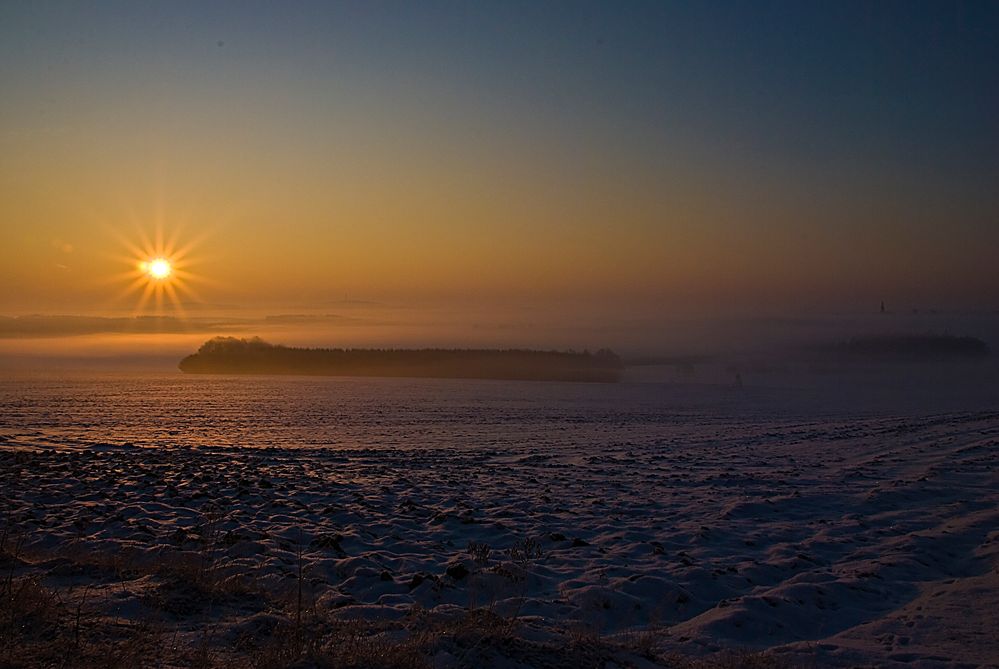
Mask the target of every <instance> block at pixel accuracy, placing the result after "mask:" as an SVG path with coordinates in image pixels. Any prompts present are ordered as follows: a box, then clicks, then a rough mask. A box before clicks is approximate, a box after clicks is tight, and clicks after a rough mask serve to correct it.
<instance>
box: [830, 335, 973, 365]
mask: <svg viewBox="0 0 999 669" xmlns="http://www.w3.org/2000/svg"><path fill="white" fill-rule="evenodd" d="M836 350H837V351H838V352H839V353H843V354H847V355H850V356H855V357H862V358H870V359H887V360H905V361H909V360H911V361H920V360H946V359H960V358H984V357H986V356H988V355H989V345H988V344H986V343H985V342H984V341H982V340H981V339H978V338H976V337H955V336H952V335H881V336H873V337H854V338H853V339H850V340H849V341H846V342H843V343H842V344H839V345H838V346H837V347H836Z"/></svg>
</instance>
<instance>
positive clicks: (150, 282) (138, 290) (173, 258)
mask: <svg viewBox="0 0 999 669" xmlns="http://www.w3.org/2000/svg"><path fill="white" fill-rule="evenodd" d="M137 232H138V234H139V235H140V240H139V242H138V243H136V242H133V241H131V240H129V239H127V238H125V237H122V236H121V235H118V238H119V241H120V242H121V244H122V245H123V246H124V247H125V249H126V250H127V253H126V255H124V256H116V257H117V258H119V259H120V260H122V261H124V262H127V263H128V266H129V268H130V269H129V270H128V271H126V272H122V273H120V274H116V275H114V276H109V277H108V279H107V280H108V282H109V283H117V282H125V283H126V284H127V285H126V286H124V287H123V289H122V290H121V292H120V293H119V294H118V296H117V297H116V298H114V299H115V301H116V302H117V301H118V300H121V299H124V298H127V297H128V296H129V295H134V294H138V300H137V302H136V304H135V307H134V309H133V312H134V314H135V315H137V316H139V315H141V316H149V315H153V316H171V317H177V318H181V319H186V318H187V314H186V312H185V309H184V303H185V302H187V303H190V302H200V301H201V298H200V297H199V296H198V295H197V293H196V291H195V290H194V286H193V285H192V284H202V283H205V282H206V278H205V277H203V276H200V275H198V274H196V273H194V271H193V267H192V266H193V265H197V264H199V263H198V262H197V261H196V260H195V259H193V258H191V257H190V254H191V251H192V249H193V247H195V246H196V245H197V243H198V240H191V241H188V242H187V243H185V244H178V237H179V236H180V231H179V229H178V228H175V229H174V232H173V235H172V236H169V237H167V236H165V235H164V233H163V229H162V227H161V226H160V225H157V226H156V230H155V236H153V237H150V236H148V235H146V234H144V230H143V228H142V227H139V226H137ZM203 236H204V235H203V234H202V237H203Z"/></svg>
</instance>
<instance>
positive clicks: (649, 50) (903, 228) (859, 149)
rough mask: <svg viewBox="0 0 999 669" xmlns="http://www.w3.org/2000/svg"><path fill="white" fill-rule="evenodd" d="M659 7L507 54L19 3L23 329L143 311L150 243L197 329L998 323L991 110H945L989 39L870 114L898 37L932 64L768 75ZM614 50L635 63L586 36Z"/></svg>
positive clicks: (3, 201)
mask: <svg viewBox="0 0 999 669" xmlns="http://www.w3.org/2000/svg"><path fill="white" fill-rule="evenodd" d="M605 9H606V8H601V9H600V10H599V12H597V13H598V14H600V15H601V16H602V14H603V13H605ZM653 9H654V6H650V7H645V6H644V5H643V6H642V7H637V6H636V8H635V9H634V12H633V13H634V14H635V15H634V16H632V15H630V14H629V13H627V12H626V13H623V14H621V15H620V16H617V15H616V16H615V17H613V18H607V17H604V19H606V21H604V19H601V20H599V21H598V20H597V18H598V17H597V16H596V15H594V17H591V18H592V21H591V20H590V19H586V18H585V17H583V18H581V19H580V21H581V23H580V24H579V25H578V26H576V28H574V30H576V31H577V32H571V31H570V32H565V33H563V32H561V30H562V29H561V28H559V24H558V22H557V21H553V22H547V21H548V18H549V17H546V16H540V17H535V18H536V19H537V21H539V23H538V24H537V25H534V24H532V25H531V26H530V27H524V26H523V25H522V24H521V23H520V17H518V16H517V15H516V13H513V15H511V16H506V15H504V17H496V20H497V21H499V23H498V24H497V25H506V24H504V23H503V21H507V22H508V23H509V25H510V32H503V31H502V30H498V31H495V32H490V31H489V30H486V28H485V27H484V26H489V25H492V23H491V19H490V20H486V17H470V16H464V15H463V16H464V18H460V17H459V18H455V17H452V16H440V15H439V14H440V12H438V11H437V10H434V11H433V12H431V14H433V15H434V16H435V17H436V22H435V21H432V20H430V18H429V17H428V16H423V15H420V16H418V17H416V18H415V19H414V20H412V21H409V22H408V23H407V22H406V21H403V20H402V19H399V18H397V17H390V16H382V15H381V13H380V11H379V10H370V11H371V12H372V15H371V16H368V15H367V11H368V10H365V11H359V12H358V13H357V14H356V15H355V14H350V13H348V14H349V16H340V15H339V14H338V13H337V12H336V11H334V10H332V9H329V8H325V9H321V8H312V9H309V10H307V11H306V10H301V11H299V12H293V13H291V14H292V15H290V16H288V17H285V18H286V19H287V20H284V21H278V22H276V23H273V22H269V21H270V19H269V18H268V17H264V16H255V15H254V14H253V13H252V12H248V13H247V15H246V16H241V17H240V18H239V19H238V20H236V19H231V18H228V17H227V15H225V14H224V13H223V12H215V11H212V10H205V11H207V14H206V15H205V16H193V17H192V16H187V15H186V13H189V12H195V13H197V10H193V9H190V8H189V9H188V10H182V9H177V10H176V11H167V10H164V11H163V12H162V15H161V13H156V12H152V11H147V10H143V9H136V10H132V11H129V12H123V13H122V14H120V15H119V14H114V15H112V14H111V13H108V12H103V11H96V12H93V13H87V14H86V15H85V16H75V15H74V10H70V9H67V8H63V9H61V10H60V9H58V8H49V9H45V8H40V9H36V8H31V7H18V8H9V7H8V8H5V10H4V15H3V16H2V17H0V19H2V20H0V25H3V26H4V27H3V28H0V43H3V44H4V46H3V51H2V53H0V55H2V56H3V58H2V60H3V63H4V64H3V66H2V67H0V84H2V85H3V88H4V90H6V91H7V92H8V93H11V94H5V95H4V96H3V101H2V102H0V149H2V150H0V221H2V226H0V284H2V289H0V314H3V315H18V314H26V313H74V314H108V313H133V312H135V310H136V304H137V295H136V294H135V293H124V292H123V289H124V288H125V287H126V285H127V282H126V281H123V280H120V279H117V278H116V277H119V276H120V275H122V273H123V272H128V271H130V270H131V269H132V268H133V266H134V263H135V261H136V260H137V258H135V257H134V256H135V254H134V253H132V252H130V251H129V245H130V244H131V245H136V244H138V245H141V239H142V238H143V236H144V235H145V236H154V235H155V231H156V230H157V229H160V230H162V231H163V233H164V234H165V235H166V236H167V237H175V238H176V239H177V241H178V244H180V245H186V244H191V245H192V248H191V251H190V253H189V256H188V260H189V263H190V264H189V267H188V270H189V272H190V273H191V275H192V277H191V278H192V279H196V280H194V281H191V282H189V285H190V286H191V287H192V288H194V289H195V291H196V293H192V294H190V295H189V296H188V297H187V298H185V303H186V304H187V308H188V309H189V310H192V311H198V312H200V313H215V312H218V313H223V312H224V313H230V312H232V311H239V310H246V311H250V312H254V313H285V312H288V311H289V310H290V311H296V312H297V311H303V310H316V311H320V312H328V311H329V310H330V309H329V305H331V304H335V303H336V302H337V301H340V300H343V299H344V297H345V296H346V297H347V298H349V299H350V300H363V301H372V302H378V303H381V304H385V305H390V306H392V307H399V308H416V309H457V310H460V309H464V308H473V309H474V311H475V312H476V313H489V312H490V310H493V311H494V312H495V313H496V314H506V313H510V312H511V310H512V311H513V312H516V311H517V310H518V309H520V310H526V311H525V312H528V311H529V310H532V309H542V310H548V311H549V312H550V313H554V314H560V315H564V316H565V318H566V321H565V322H566V323H567V324H568V323H572V322H576V321H579V320H582V319H585V318H591V317H600V316H601V315H608V316H614V317H619V318H646V319H647V318H660V317H662V316H664V315H684V314H700V315H711V316H719V315H726V314H775V313H776V314H780V313H788V312H794V313H798V312H801V311H811V312H816V311H819V312H821V311H829V310H846V311H865V310H869V309H871V308H872V305H876V304H877V303H879V302H880V300H882V299H884V300H886V301H888V302H889V303H891V304H893V305H898V306H899V307H900V308H905V309H908V308H911V307H917V308H927V307H939V308H961V309H964V308H975V309H994V308H995V307H996V304H997V299H999V289H997V281H996V279H995V272H994V269H993V264H994V260H993V255H994V249H995V248H997V247H999V232H997V228H999V226H996V225H995V220H996V219H995V216H996V213H997V211H999V208H997V206H996V196H995V192H994V191H995V189H994V188H993V187H994V185H995V184H994V182H991V175H993V174H994V172H995V170H994V167H995V165H994V163H995V157H994V154H993V153H991V152H990V151H989V149H988V146H990V144H989V143H990V142H994V139H995V137H994V124H993V125H992V126H981V127H978V126H976V125H975V123H978V122H979V121H980V120H981V119H984V118H986V117H985V116H979V115H978V114H979V111H980V110H981V109H987V108H988V105H989V104H991V98H983V99H978V98H975V97H974V96H975V95H979V94H978V93H976V92H975V91H979V90H982V89H980V88H975V85H976V84H980V83H982V82H985V81H987V80H988V78H989V77H990V76H991V74H992V73H991V71H982V72H977V71H974V72H971V73H970V74H968V75H967V79H968V81H967V89H966V90H965V89H963V88H962V89H960V90H955V91H950V92H948V90H945V89H946V87H947V86H957V85H962V86H963V85H964V83H962V82H963V80H960V81H959V82H958V83H957V84H955V83H954V80H953V77H950V78H948V72H949V70H948V69H947V68H948V67H950V65H951V64H952V63H951V61H954V62H964V61H963V60H962V59H964V60H966V61H968V62H972V59H973V57H976V58H977V56H979V55H981V54H979V53H978V52H977V51H974V49H976V48H979V45H977V43H967V40H966V39H965V40H964V41H962V38H964V37H966V36H963V35H962V34H960V33H955V34H954V35H951V36H950V37H952V38H953V43H954V46H948V45H944V46H942V47H941V48H942V49H944V50H943V51H941V52H940V53H939V54H937V55H936V56H933V58H935V60H934V61H933V62H931V63H929V65H927V67H928V69H924V70H923V72H922V75H921V76H922V77H923V79H921V80H920V81H921V82H922V83H920V84H917V83H911V84H910V83H907V82H909V79H906V78H904V77H903V78H901V79H899V80H898V83H894V84H892V86H897V87H904V86H912V87H914V88H911V89H902V88H900V89H899V90H890V91H888V92H884V91H880V89H878V90H879V91H880V92H874V91H875V90H876V87H874V84H875V83H877V82H878V81H881V77H882V76H883V75H884V72H883V71H882V70H883V69H884V68H888V69H889V70H890V69H891V68H893V67H903V65H901V64H898V65H897V64H896V63H895V61H890V62H888V61H886V62H884V63H882V62H880V61H878V60H877V58H875V56H876V55H877V54H879V53H881V51H880V49H882V47H883V46H884V44H883V42H884V40H892V41H893V43H894V42H899V44H900V45H901V46H900V48H902V47H905V48H910V47H913V46H914V45H915V44H916V42H915V41H913V42H911V43H910V42H909V41H906V40H907V37H906V36H905V35H895V34H887V33H886V34H880V33H879V34H877V35H874V34H872V36H871V37H870V39H871V41H870V42H869V43H867V42H863V37H861V38H860V39H861V42H860V43H861V47H860V48H861V50H862V52H863V50H864V49H868V50H870V53H868V54H867V56H870V58H874V60H870V59H868V60H864V59H861V58H859V56H858V57H857V58H858V59H857V60H856V62H853V61H849V59H848V60H847V61H842V60H840V61H837V60H836V58H837V57H839V56H838V55H837V54H836V53H828V54H827V53H812V52H809V51H808V49H809V48H811V47H808V46H801V45H800V44H796V46H795V47H794V48H796V49H799V50H801V52H800V53H797V54H795V53H793V52H792V53H789V54H788V55H787V59H788V60H787V62H786V63H783V62H782V63H780V64H777V65H775V64H774V63H773V62H771V61H770V60H768V59H769V58H771V56H772V54H771V53H770V52H769V51H767V50H766V49H767V48H768V47H767V42H766V40H765V34H764V33H765V31H766V30H769V29H770V28H764V27H761V26H755V27H753V26H750V29H749V32H747V33H745V34H743V33H739V34H738V36H737V39H735V38H733V39H734V41H732V43H731V44H729V46H727V47H724V48H723V47H720V46H718V43H724V44H728V43H727V42H725V40H720V42H719V40H715V41H709V42H706V43H702V42H701V41H698V40H695V39H692V38H691V39H689V40H688V39H678V40H677V41H675V43H673V42H670V43H669V44H666V45H664V44H663V43H661V40H658V39H655V34H654V31H653V32H650V31H649V29H648V28H647V27H645V23H644V22H645V19H644V18H643V17H642V16H639V15H640V14H642V12H646V11H652V10H653ZM594 11H596V10H594ZM657 11H658V10H657ZM310 12H314V13H315V15H313V14H312V13H310ZM585 13H586V12H583V14H585ZM480 18H481V19H482V21H481V22H480V21H479V19H480ZM188 19H190V20H188ZM673 19H675V20H674V23H675V22H676V21H680V22H681V24H682V23H683V22H684V21H686V22H688V23H690V25H691V26H692V27H691V30H693V31H694V33H693V34H694V35H698V34H700V35H702V36H704V35H708V34H713V33H712V31H718V30H722V31H724V30H725V29H727V28H719V27H717V26H715V25H714V24H712V22H711V17H710V16H700V14H699V13H698V12H694V13H693V14H691V15H689V16H687V15H684V16H680V17H673ZM798 19H800V20H802V21H804V20H805V19H810V17H798ZM945 19H946V17H943V18H941V17H934V18H933V20H934V21H944V20H945ZM649 20H652V19H649ZM655 20H657V21H658V20H663V21H665V20H666V19H665V18H663V17H658V18H656V19H655ZM789 20H790V19H789ZM351 21H354V22H355V23H351ZM453 21H458V22H459V23H460V24H461V26H462V30H463V31H464V32H460V31H459V33H458V34H459V36H458V37H456V36H454V35H453V34H452V33H451V32H447V33H446V36H445V33H444V32H439V31H444V30H445V27H446V26H450V28H448V30H451V28H454V26H453V25H452V22H453ZM601 21H604V22H601ZM607 21H609V23H608V22H607ZM272 25H273V28H271V27H269V26H272ZM672 25H673V23H670V22H669V21H667V22H666V23H664V24H663V30H666V29H667V27H668V26H672ZM719 25H720V24H719ZM808 25H811V23H809V24H808ZM885 25H890V24H889V23H886V24H885ZM513 26H519V27H517V28H516V29H514V27H513ZM945 27H946V26H945ZM809 29H810V30H816V31H826V32H829V34H830V36H831V37H830V38H831V39H832V38H835V39H839V40H846V39H847V34H846V33H837V32H836V31H837V30H839V29H838V28H837V27H836V26H835V25H833V26H832V27H828V26H826V27H814V26H813V27H811V28H809ZM878 29H879V30H881V28H878ZM677 30H679V29H677ZM753 30H756V31H757V33H759V34H756V33H753ZM884 30H890V28H884ZM144 31H145V32H144ZM358 31H360V32H358ZM366 31H367V32H366ZM483 31H485V32H483ZM604 32H608V33H609V34H610V35H612V36H616V37H615V39H616V41H612V46H613V49H611V50H609V51H607V50H604V51H601V50H598V49H597V47H595V46H593V44H595V43H596V42H592V43H591V42H588V41H586V40H587V39H588V38H589V36H590V33H593V35H596V36H597V37H598V38H599V39H598V41H599V40H604V39H605V38H604V36H603V35H604ZM368 33H370V34H368ZM719 34H722V33H719ZM376 36H377V37H378V38H379V39H381V40H382V41H380V42H379V41H378V40H377V39H375V37H376ZM387 36H391V39H388V37H387ZM366 37H371V40H367V39H366ZM849 37H850V39H857V38H856V36H854V35H850V36H849ZM327 38H328V39H327ZM595 39H596V38H595ZM607 39H611V38H610V37H607ZM879 40H881V42H879ZM603 43H604V42H600V44H603ZM374 44H383V48H381V49H376V48H375V47H374V46H373V45H374ZM705 44H707V45H708V46H705ZM711 44H715V46H714V47H711V46H710V45H711ZM330 45H333V46H330ZM407 46H412V47H413V48H412V49H411V50H409V51H407V50H406V47H407ZM602 48H603V47H602ZM726 48H729V49H731V50H732V53H727V52H725V49H726ZM816 48H817V47H816ZM981 48H986V47H985V46H981ZM988 48H991V47H988ZM947 49H950V50H947ZM961 49H963V51H962V50H961ZM740 50H741V51H740ZM864 53H866V52H864ZM872 54H874V55H872ZM796 55H797V56H798V57H799V58H805V61H804V62H806V63H810V64H809V65H806V66H802V65H800V64H798V63H797V62H796V61H795V60H794V58H795V56H796ZM806 57H808V58H812V60H807V58H806ZM820 57H821V58H820ZM877 57H878V58H880V57H881V56H877ZM743 59H746V63H745V65H743V63H742V60H743ZM837 62H838V63H839V64H838V65H836V63H837ZM974 62H977V60H975V61H974ZM872 63H873V65H872ZM764 65H768V66H769V67H770V68H771V69H770V70H768V69H767V68H766V67H764ZM924 65H926V64H925V63H924ZM740 67H744V68H745V71H744V72H740V71H739V69H738V68H740ZM802 67H804V68H805V69H801V68H802ZM851 67H852V68H853V70H851V71H850V76H851V77H852V78H850V77H846V78H844V76H845V75H844V74H843V72H842V71H840V70H837V69H836V68H841V69H842V68H848V69H849V68H851ZM795 68H798V69H795ZM879 68H881V69H879ZM903 73H904V74H906V75H908V74H909V72H908V71H905V72H903V71H901V70H900V74H903ZM746 77H749V81H750V82H751V83H752V86H749V85H747V84H746V83H745V82H746ZM799 77H800V81H799V80H798V78H799ZM913 82H915V80H913ZM918 86H923V87H928V88H927V90H923V88H919V87H918ZM933 86H937V89H936V92H935V93H934V90H931V89H932V87H933ZM762 91H767V92H768V96H761V95H760V93H761V92H762ZM865 91H866V92H865ZM944 93H947V95H949V97H947V96H943V94H944ZM938 94H939V95H938ZM888 95H891V96H894V97H890V98H888V97H885V96H888ZM906 95H909V96H910V98H906V99H908V100H909V102H908V103H905V104H903V102H901V100H903V98H905V96H906ZM981 95H985V93H981ZM865 96H866V97H865ZM879 96H880V97H879ZM896 98H897V99H896ZM934 100H939V101H938V102H933V101H934ZM934 104H935V105H937V106H936V107H934V106H932V105H934ZM976 104H977V105H978V106H977V107H976V106H975V105H976ZM983 104H984V105H985V107H982V105H983ZM830 105H831V107H830ZM837 105H839V106H837ZM830 110H831V111H830ZM907 110H908V111H907ZM976 110H977V111H976ZM889 112H890V113H889ZM939 119H954V120H961V119H964V125H961V124H960V123H952V124H950V125H947V124H942V123H938V121H939ZM982 122H983V123H989V122H988V121H982ZM976 128H977V132H978V133H979V135H978V139H979V140H981V141H978V142H976V141H975V138H974V137H969V136H968V135H969V134H970V133H972V131H974V130H975V129H976ZM931 130H932V131H933V132H934V133H936V134H929V131H931ZM982 133H984V134H982ZM865 137H872V138H874V139H873V140H865V139H864V138H865ZM982 143H984V148H983V145H982ZM992 146H994V143H993V144H992ZM916 147H919V148H918V150H916ZM955 166H957V167H955ZM149 308H153V305H151V304H150V305H149ZM147 310H148V309H147ZM170 313H173V312H170ZM574 319H575V320H574Z"/></svg>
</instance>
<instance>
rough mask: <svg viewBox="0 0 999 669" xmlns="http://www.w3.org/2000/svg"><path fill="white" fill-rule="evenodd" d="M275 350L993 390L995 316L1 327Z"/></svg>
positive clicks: (171, 364) (30, 323)
mask: <svg viewBox="0 0 999 669" xmlns="http://www.w3.org/2000/svg"><path fill="white" fill-rule="evenodd" d="M223 332H224V333H225V334H227V335H231V336H237V337H252V336H260V337H262V338H264V339H266V340H268V341H271V342H274V343H280V344H285V345H288V346H305V347H343V348H435V347H440V348H530V349H553V350H563V351H564V350H577V351H582V350H591V351H595V350H598V349H601V348H610V349H612V350H614V351H615V352H616V353H617V354H618V355H620V356H621V357H622V358H623V359H624V360H625V362H626V363H628V364H629V369H628V371H627V373H626V376H625V380H626V381H628V380H631V381H635V382H668V383H685V384H691V383H694V384H721V385H733V386H734V385H737V384H740V383H741V384H742V385H743V386H748V387H758V386H778V387H789V386H790V387H797V386H814V385H839V384H842V385H844V386H846V387H854V386H861V387H873V386H879V385H881V386H884V387H887V388H888V389H889V390H891V389H893V388H899V389H906V390H907V389H910V386H926V385H933V384H937V385H946V386H948V387H959V388H960V387H975V388H984V389H986V390H988V389H990V388H994V387H995V386H996V385H999V375H997V371H996V370H997V359H999V314H997V313H991V312H967V313H957V312H949V313H948V312H906V313H891V312H888V313H870V314H860V315H820V316H814V315H813V316H807V317H795V316H791V315H787V316H778V317H756V318H752V317H748V318H747V317H742V318H671V317H667V316H649V315H642V316H635V315H629V314H616V315H610V316H608V315H606V314H597V315H593V316H589V317H586V316H579V315H575V316H570V315H566V314H559V313H556V312H553V311H546V310H543V309H536V310H525V309H519V310H515V309H511V310H509V311H507V312H497V311H487V310H474V309H455V308H451V309H430V308H428V309H416V308H401V307H388V306H384V305H372V304H359V305H357V306H355V307H353V308H346V307H344V308H342V309H341V310H340V312H339V313H326V312H321V313H319V312H311V313H309V312H302V313H275V314H255V315H250V316H241V317H234V316H232V315H226V316H225V317H224V318H223V317H219V318H211V317H209V316H205V315H202V316H199V317H198V318H197V319H176V318H170V317H166V318H127V317H120V316H115V317H66V316H31V317H21V318H17V319H12V318H2V319H0V368H4V369H127V370H143V369H148V370H150V371H171V372H172V371H176V365H177V362H178V361H179V360H180V359H181V358H183V357H184V356H186V355H188V354H191V353H193V352H194V351H196V350H197V349H198V347H199V346H201V344H203V343H204V342H205V340H207V339H209V338H210V337H212V336H215V335H217V334H219V333H223ZM927 335H931V336H942V335H949V336H954V337H971V338H975V340H979V341H981V342H982V344H983V345H984V346H987V347H988V348H989V349H990V353H989V355H987V356H975V355H969V356H962V355H944V356H942V357H940V359H934V358H933V356H930V357H929V358H928V359H918V357H917V359H910V358H909V357H906V356H895V357H894V358H893V357H892V356H887V357H885V356H880V357H879V356H868V357H864V356H849V355H844V354H843V350H842V347H843V346H844V344H846V343H847V342H850V341H856V340H858V339H863V338H870V337H889V336H890V337H899V336H927Z"/></svg>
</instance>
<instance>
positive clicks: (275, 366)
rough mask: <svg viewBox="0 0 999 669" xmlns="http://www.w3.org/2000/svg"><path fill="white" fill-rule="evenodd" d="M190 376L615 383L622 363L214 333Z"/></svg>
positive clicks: (187, 361)
mask: <svg viewBox="0 0 999 669" xmlns="http://www.w3.org/2000/svg"><path fill="white" fill-rule="evenodd" d="M178 366H179V367H180V369H181V370H182V371H184V372H187V373H193V374H308V375H319V376H408V377H435V378H456V379H512V380H525V381H597V382H614V381H617V380H618V379H619V376H620V373H621V370H622V369H623V368H624V365H623V364H622V363H621V359H620V358H618V356H617V355H616V354H614V353H613V352H612V351H609V350H606V349H602V350H600V351H597V352H596V353H589V352H583V353H576V352H571V351H570V352H561V351H530V350H519V349H509V350H488V349H413V350H405V349H341V348H291V347H287V346H281V345H275V344H269V343H267V342H265V341H263V340H262V339H260V338H256V337H255V338H252V339H238V338H235V337H215V338H213V339H210V340H208V341H207V342H205V343H204V344H203V345H202V346H201V348H200V349H198V352H197V353H195V354H193V355H189V356H187V357H186V358H184V359H183V360H181V361H180V364H179V365H178Z"/></svg>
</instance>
